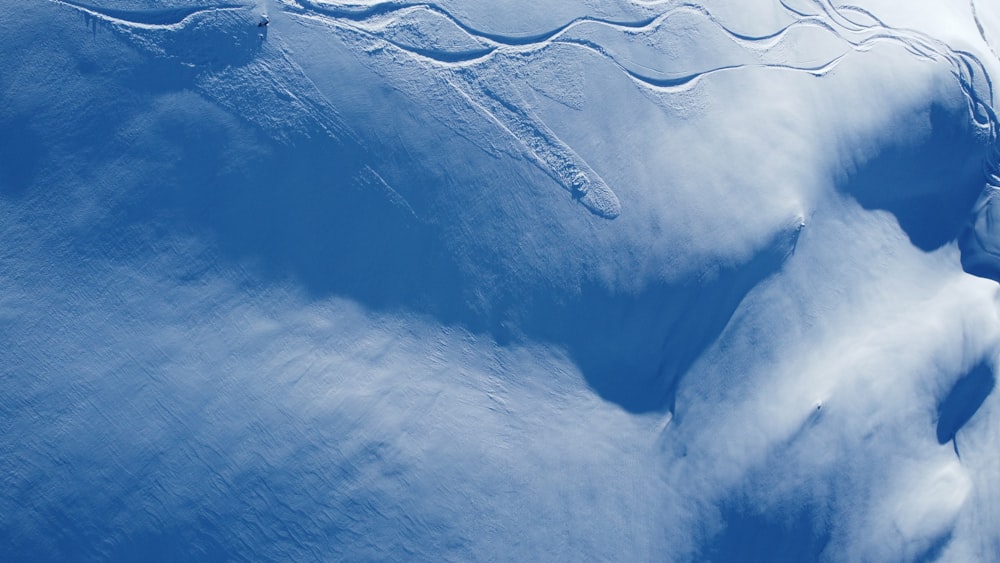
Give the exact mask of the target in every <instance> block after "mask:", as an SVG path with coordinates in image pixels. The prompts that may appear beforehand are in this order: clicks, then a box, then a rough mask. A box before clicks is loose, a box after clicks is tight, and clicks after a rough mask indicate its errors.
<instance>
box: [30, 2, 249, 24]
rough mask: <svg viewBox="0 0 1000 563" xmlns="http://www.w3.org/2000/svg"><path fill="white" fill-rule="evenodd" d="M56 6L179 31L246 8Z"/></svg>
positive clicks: (231, 5) (224, 5)
mask: <svg viewBox="0 0 1000 563" xmlns="http://www.w3.org/2000/svg"><path fill="white" fill-rule="evenodd" d="M49 2H52V3H54V4H61V5H63V6H66V7H69V8H72V9H74V10H77V11H79V12H83V13H85V14H87V15H88V16H91V17H94V18H97V19H100V20H104V21H107V22H110V23H116V24H120V25H125V26H128V27H133V28H139V29H178V28H179V27H182V26H184V25H185V24H186V23H187V21H188V20H189V19H191V18H193V17H195V16H198V15H200V14H205V13H209V12H218V11H223V10H237V9H243V8H246V6H243V5H240V4H221V5H217V6H208V7H199V8H164V9H159V10H113V9H106V8H99V7H96V6H90V5H87V4H82V3H77V2H73V1H71V0H49Z"/></svg>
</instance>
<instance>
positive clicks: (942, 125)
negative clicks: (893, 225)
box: [839, 103, 988, 251]
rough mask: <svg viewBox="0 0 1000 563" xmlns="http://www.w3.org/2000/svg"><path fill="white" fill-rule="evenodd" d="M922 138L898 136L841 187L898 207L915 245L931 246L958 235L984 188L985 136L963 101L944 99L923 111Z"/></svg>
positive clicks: (861, 199) (871, 203) (869, 204)
mask: <svg viewBox="0 0 1000 563" xmlns="http://www.w3.org/2000/svg"><path fill="white" fill-rule="evenodd" d="M910 118H911V119H915V120H919V121H918V122H917V123H916V125H917V126H916V127H907V126H908V125H912V123H904V124H902V126H901V127H900V130H902V131H914V130H916V131H920V130H921V129H924V130H926V131H927V134H926V135H923V136H921V137H919V138H912V139H911V138H907V139H898V138H896V139H893V140H891V141H890V142H887V143H884V144H883V145H882V146H880V147H878V148H877V151H876V152H875V154H873V155H871V157H870V158H868V160H866V161H864V162H862V163H860V165H859V166H858V168H857V170H856V171H854V172H853V173H852V174H849V175H848V176H847V177H845V178H844V179H843V180H842V182H841V184H840V186H839V189H840V190H841V191H843V192H845V193H847V194H849V195H851V196H853V197H854V198H855V199H856V200H857V201H858V203H860V204H861V205H862V206H863V207H864V208H866V209H882V210H885V211H888V212H890V213H892V214H893V215H894V216H895V217H896V220H897V221H898V222H899V226H900V228H901V229H902V230H903V231H904V232H905V233H906V235H907V236H908V237H909V238H910V242H912V243H913V245H914V246H916V247H918V248H920V249H921V250H924V251H931V250H935V249H937V248H940V247H941V246H943V245H945V244H946V243H948V242H951V241H953V240H955V239H956V238H957V237H958V236H959V234H960V232H961V231H962V229H963V228H964V227H965V226H966V225H967V224H968V222H969V219H970V216H971V213H972V209H973V206H974V204H975V202H976V199H977V197H978V196H979V194H980V193H981V192H982V190H983V184H984V181H985V177H984V175H983V162H984V160H985V158H986V154H987V148H988V147H987V145H986V144H985V143H984V142H983V141H982V139H981V138H980V136H979V135H977V131H975V130H974V129H973V125H972V123H971V120H970V119H969V115H968V108H967V107H966V106H965V105H964V103H962V104H955V105H953V106H947V105H943V104H940V103H936V104H933V105H931V107H929V108H927V109H926V110H924V111H923V112H918V113H916V114H914V115H912V116H910Z"/></svg>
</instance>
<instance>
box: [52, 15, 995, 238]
mask: <svg viewBox="0 0 1000 563" xmlns="http://www.w3.org/2000/svg"><path fill="white" fill-rule="evenodd" d="M50 1H51V2H54V3H57V4H61V5H64V6H68V7H71V8H73V9H76V10H79V11H81V12H83V13H85V14H87V15H88V16H90V17H95V18H98V19H101V20H104V21H107V22H110V23H113V24H116V25H122V26H130V27H134V28H139V29H155V30H179V29H181V28H183V27H184V26H185V25H187V24H188V23H189V22H190V21H191V19H192V18H194V17H196V16H200V15H204V14H208V13H211V12H215V11H220V10H233V9H247V8H249V6H245V5H244V6H241V5H235V4H221V5H216V6H208V7H197V8H194V7H192V8H165V9H161V10H145V11H126V10H110V9H103V8H97V7H94V6H90V5H87V4H82V3H77V2H73V1H70V0H50ZM779 3H780V5H781V7H782V8H783V9H784V10H785V11H786V12H787V13H788V14H790V15H792V16H793V17H794V18H795V20H796V21H794V22H792V23H789V24H787V25H785V26H783V27H781V28H779V29H777V30H775V31H773V32H771V33H767V34H764V35H760V36H752V35H746V34H741V33H739V32H737V31H736V30H733V29H731V28H730V27H728V26H727V25H725V24H724V23H723V22H722V21H720V20H719V19H718V18H716V17H715V16H714V15H713V14H712V13H711V11H710V10H709V9H708V8H707V7H705V6H702V5H700V4H698V3H692V2H682V3H673V2H639V3H637V4H636V6H637V7H642V8H646V9H650V8H653V7H655V6H658V5H661V4H666V8H665V9H663V10H662V11H660V12H659V13H656V14H652V15H647V16H645V17H637V18H635V19H633V20H615V19H607V18H595V17H590V16H581V17H577V18H574V19H572V20H570V21H569V22H567V23H564V24H562V25H559V26H557V27H555V28H553V29H549V30H546V31H542V32H539V33H532V34H528V35H515V34H501V33H494V32H487V31H484V30H481V29H477V28H476V27H473V26H472V25H469V24H467V23H465V22H463V21H462V20H461V19H459V18H458V17H456V16H455V15H453V14H452V13H451V12H449V11H448V10H447V9H445V8H443V7H441V6H439V5H437V4H434V3H429V2H378V3H373V4H367V5H355V6H340V5H331V4H327V3H323V2H318V1H315V0H281V6H282V9H284V10H286V11H287V12H289V13H291V14H294V15H296V16H297V17H300V18H306V19H311V20H315V21H319V22H321V23H323V24H326V25H333V26H336V27H338V28H341V29H347V30H350V31H353V32H355V33H360V34H362V35H363V36H365V37H367V38H370V39H374V40H377V41H380V42H382V43H383V44H384V45H385V46H386V47H388V48H391V49H394V50H395V51H397V52H400V53H404V54H406V55H407V56H409V57H412V58H413V59H415V60H417V61H419V62H420V63H422V64H424V65H425V66H427V67H430V68H434V69H437V70H438V71H440V72H443V73H447V75H449V76H446V77H445V81H446V82H447V83H448V84H450V85H451V87H453V88H455V89H456V90H458V91H459V92H460V94H461V95H462V96H463V97H465V98H467V99H468V100H469V101H470V103H472V104H473V105H474V106H475V107H477V108H478V109H479V110H480V111H481V112H482V113H483V114H484V116H485V117H487V118H488V119H490V120H491V121H493V122H495V123H497V124H498V125H500V126H501V128H502V129H503V130H505V131H507V132H508V133H509V134H510V135H512V136H513V137H515V138H516V139H518V141H520V143H521V145H523V146H524V147H525V149H526V150H527V152H528V153H529V155H530V156H531V157H532V161H533V162H535V163H536V164H537V165H539V166H540V167H541V168H542V169H543V170H544V171H545V172H546V173H547V174H549V176H551V177H552V178H553V179H554V180H555V181H556V182H557V183H559V184H560V185H561V186H562V187H563V188H564V189H566V190H567V191H568V192H569V193H570V194H572V195H573V196H574V198H576V199H577V200H578V201H579V202H580V203H581V204H583V205H584V206H585V207H586V208H587V209H589V210H590V211H591V212H592V213H594V214H595V215H598V216H600V217H604V218H607V219H614V218H616V217H618V216H619V215H620V213H621V203H620V200H619V198H618V196H617V195H616V194H615V192H614V191H613V190H612V189H611V187H610V186H608V184H607V183H606V182H605V181H604V180H603V178H601V176H600V175H599V174H598V173H597V172H596V171H595V170H594V169H593V168H592V167H591V166H590V165H589V164H588V163H587V162H586V161H585V160H584V159H583V158H581V157H580V156H579V155H578V154H577V153H576V152H575V151H574V150H573V149H572V148H571V147H570V146H569V145H568V144H566V143H565V142H563V141H562V140H561V139H560V138H559V136H558V135H557V134H556V133H555V132H553V131H552V130H551V129H550V128H549V127H547V126H546V125H545V124H544V123H542V120H541V119H539V118H538V117H537V116H535V115H534V113H533V112H532V111H531V110H530V109H529V108H527V107H523V106H524V105H526V104H519V103H516V101H514V100H510V99H508V97H507V96H505V95H503V94H500V93H498V92H497V91H496V90H495V89H494V88H491V87H490V85H489V84H484V83H483V80H481V78H480V77H479V76H477V75H476V73H475V72H471V71H472V70H474V69H475V68H476V67H479V66H481V65H483V64H484V63H487V62H489V61H493V60H495V59H497V58H498V57H500V56H512V55H518V56H530V55H535V54H538V53H541V52H543V51H545V50H546V49H549V48H551V47H552V46H554V45H566V46H571V47H575V48H580V49H586V50H588V51H590V52H593V53H595V54H597V55H599V56H600V57H602V58H604V59H607V60H609V61H610V62H611V63H612V64H613V65H614V66H615V67H616V68H617V69H618V70H619V71H621V72H622V73H623V74H624V75H625V76H627V77H628V78H629V79H630V80H631V81H632V82H633V83H635V84H636V85H637V86H638V87H642V88H649V89H653V90H656V91H658V92H663V93H666V94H670V93H678V92H683V91H686V90H690V89H691V88H693V87H695V86H696V85H697V84H698V83H699V82H700V81H701V80H702V79H704V78H705V77H708V76H711V75H713V74H717V73H722V72H735V71H743V70H747V69H763V70H770V71H783V72H800V73H805V74H808V75H812V76H816V77H820V76H823V75H825V74H827V73H828V72H830V71H832V70H834V69H835V68H836V67H837V65H838V64H839V63H840V62H841V61H842V60H844V58H845V57H846V56H847V55H848V54H849V53H850V52H865V51H868V50H870V49H872V48H873V47H874V46H875V45H877V44H879V43H886V42H888V43H893V44H897V45H899V46H901V47H903V48H904V49H906V50H907V51H908V52H910V53H911V54H913V55H914V56H915V57H919V58H921V59H925V60H929V61H944V62H947V63H948V64H950V65H951V67H952V69H953V74H954V75H955V77H956V79H957V80H958V82H959V84H960V86H961V88H962V90H963V92H964V93H965V95H966V97H967V98H968V100H969V106H970V113H971V114H972V118H973V119H974V120H975V121H976V123H977V124H979V126H980V127H982V128H983V129H985V130H986V131H987V132H988V134H989V137H990V139H991V141H992V144H993V145H994V147H995V146H996V145H997V126H996V124H997V117H996V114H995V112H994V109H993V85H992V83H991V81H990V77H989V75H988V73H987V72H986V68H985V66H984V64H983V63H982V61H981V60H979V58H977V57H976V56H975V55H974V54H972V53H969V52H966V51H958V50H955V49H952V48H951V47H950V46H948V45H947V44H945V43H944V42H942V41H939V40H937V39H934V38H932V37H930V36H927V35H926V34H923V33H921V32H918V31H915V30H910V29H904V28H896V27H892V26H889V25H887V24H886V23H885V22H883V21H882V20H880V19H879V18H878V17H876V16H875V15H874V14H872V13H871V12H870V11H868V10H866V9H864V8H861V7H859V6H855V5H834V4H833V3H832V2H831V0H809V1H808V2H805V4H806V5H807V6H806V7H795V6H792V5H791V4H790V3H789V0H779ZM807 9H810V11H807ZM970 9H971V11H972V17H973V18H974V20H975V21H976V25H977V26H978V28H979V31H980V35H981V36H982V39H983V41H984V42H985V43H986V45H987V46H988V47H989V48H990V49H991V50H992V49H993V46H992V44H991V43H990V42H989V40H988V38H987V37H986V36H985V31H984V30H983V27H982V24H981V23H980V21H979V19H978V16H977V15H976V9H975V1H974V0H970ZM421 13H425V14H428V15H431V16H434V17H440V18H444V21H446V22H448V23H450V24H451V25H453V26H454V28H455V29H456V30H458V31H459V32H460V33H463V34H465V35H466V36H467V37H468V39H469V40H470V41H471V42H472V43H474V44H477V45H481V47H479V48H472V49H468V48H467V49H457V50H449V49H444V48H436V47H434V46H433V45H431V46H421V45H410V44H407V43H405V42H403V41H400V40H397V39H394V38H393V37H391V36H390V34H389V33H388V30H389V28H390V27H391V26H392V25H393V24H394V23H396V22H398V21H399V20H400V18H402V17H404V16H412V15H419V14H421ZM680 13H692V14H697V15H700V16H701V17H703V18H705V19H706V20H707V21H708V22H710V23H711V24H712V25H714V26H716V27H717V28H718V29H719V30H720V31H722V32H723V33H725V34H726V35H727V36H728V37H729V39H730V40H731V41H733V42H734V43H735V44H737V45H740V46H741V47H743V48H745V49H747V50H750V51H753V52H757V53H766V52H768V51H770V50H771V49H773V48H775V47H777V46H779V45H781V44H782V42H783V41H784V40H785V39H786V38H787V36H788V35H789V33H790V32H791V31H792V30H794V29H798V28H803V27H808V28H813V29H816V30H818V31H820V32H825V33H828V34H830V35H832V36H833V37H835V38H836V39H837V40H838V41H840V42H841V44H842V45H843V46H844V47H845V51H844V52H843V53H841V54H839V55H837V56H834V57H832V58H830V59H829V60H826V61H823V62H821V63H819V64H813V65H794V64H788V63H768V62H759V63H737V64H723V65H718V66H714V67H711V68H707V69H704V70H699V71H697V72H688V73H684V74H681V75H674V76H671V73H670V72H669V71H668V70H667V69H656V68H650V67H649V66H648V64H646V65H640V64H637V63H634V62H631V61H627V60H624V59H622V58H621V57H619V56H617V55H615V54H614V53H613V52H612V50H611V49H609V47H608V46H607V45H603V44H601V43H600V42H597V41H594V40H591V39H587V38H585V37H572V36H570V33H571V32H572V31H573V30H575V29H578V28H581V27H583V26H601V27H604V28H608V29H612V30H616V31H619V32H621V33H623V34H638V33H646V32H655V31H658V30H660V29H661V28H664V27H665V26H667V25H668V24H669V19H670V18H671V17H672V16H674V15H677V14H680ZM862 20H864V21H862ZM994 54H996V53H995V51H994ZM650 71H652V72H654V73H656V74H659V76H654V75H652V74H650ZM997 152H998V151H997V150H996V149H994V151H992V156H993V158H991V159H990V161H989V162H987V163H985V165H984V167H985V169H986V174H985V175H986V177H987V179H988V182H987V187H991V186H992V187H993V188H1000V183H998V182H997V179H998V178H1000V172H997V170H998V164H1000V155H998V154H997Z"/></svg>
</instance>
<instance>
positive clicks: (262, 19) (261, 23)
mask: <svg viewBox="0 0 1000 563" xmlns="http://www.w3.org/2000/svg"><path fill="white" fill-rule="evenodd" d="M269 23H271V20H269V19H268V18H267V14H261V15H260V21H259V22H257V27H267V24H269Z"/></svg>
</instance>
